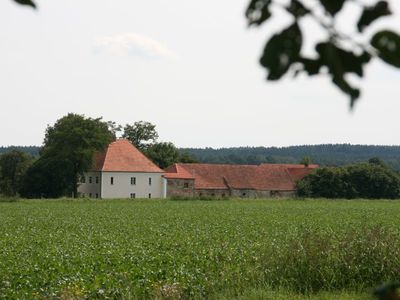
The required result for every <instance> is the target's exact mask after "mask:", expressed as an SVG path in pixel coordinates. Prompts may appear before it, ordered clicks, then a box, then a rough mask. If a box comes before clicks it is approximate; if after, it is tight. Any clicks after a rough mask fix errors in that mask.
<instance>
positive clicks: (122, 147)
mask: <svg viewBox="0 0 400 300" xmlns="http://www.w3.org/2000/svg"><path fill="white" fill-rule="evenodd" d="M163 174H164V171H163V170H161V169H160V168H159V167H157V166H156V165H155V164H154V163H153V162H152V161H151V160H150V159H148V158H147V157H146V156H145V155H144V154H143V153H142V152H140V151H139V150H138V149H137V148H136V147H135V146H133V145H132V144H131V143H130V142H129V141H128V140H126V139H119V140H116V141H115V142H113V143H111V144H110V145H109V146H108V147H107V149H106V150H105V151H104V152H102V153H98V154H97V155H96V156H95V158H94V164H93V167H92V170H91V171H90V172H87V173H85V174H84V176H83V177H82V179H81V183H80V185H79V188H78V192H79V193H80V195H81V196H82V197H90V198H165V196H166V182H165V179H164V178H163Z"/></svg>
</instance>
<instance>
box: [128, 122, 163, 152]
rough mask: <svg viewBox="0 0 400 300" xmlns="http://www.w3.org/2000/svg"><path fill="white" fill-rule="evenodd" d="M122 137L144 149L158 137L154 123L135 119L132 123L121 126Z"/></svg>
mask: <svg viewBox="0 0 400 300" xmlns="http://www.w3.org/2000/svg"><path fill="white" fill-rule="evenodd" d="M123 131H124V133H123V135H122V137H124V138H126V139H128V140H129V141H130V142H131V143H132V144H134V145H135V146H136V147H137V148H138V149H140V150H142V151H143V150H146V148H147V147H148V146H150V145H151V144H153V143H155V142H156V141H157V139H158V133H157V131H156V125H154V124H152V123H150V122H145V121H137V122H135V123H133V125H129V124H127V125H125V126H124V128H123Z"/></svg>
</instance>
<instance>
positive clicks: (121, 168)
mask: <svg viewBox="0 0 400 300" xmlns="http://www.w3.org/2000/svg"><path fill="white" fill-rule="evenodd" d="M93 171H105V172H146V173H164V171H163V170H161V169H160V168H159V167H157V166H156V165H155V164H154V163H153V162H152V161H151V160H150V159H148V158H147V157H146V156H145V155H144V154H143V153H142V152H140V151H139V150H138V149H137V148H136V147H135V146H134V145H132V144H131V142H129V141H128V140H127V139H118V140H116V141H114V142H112V143H111V144H109V145H108V147H107V149H106V150H105V151H104V152H101V153H98V154H97V155H96V156H95V158H94V166H93Z"/></svg>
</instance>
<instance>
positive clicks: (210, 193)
mask: <svg viewBox="0 0 400 300" xmlns="http://www.w3.org/2000/svg"><path fill="white" fill-rule="evenodd" d="M317 167H318V166H317V165H309V166H307V167H306V166H304V165H293V164H261V165H224V164H174V165H172V166H170V167H168V168H167V169H166V170H165V171H166V173H165V175H164V178H166V179H167V196H168V197H174V196H178V197H202V196H204V197H242V198H266V197H292V196H295V195H296V182H297V181H298V180H300V179H302V178H303V177H305V176H306V175H308V174H309V173H310V172H311V171H312V170H314V169H315V168H317Z"/></svg>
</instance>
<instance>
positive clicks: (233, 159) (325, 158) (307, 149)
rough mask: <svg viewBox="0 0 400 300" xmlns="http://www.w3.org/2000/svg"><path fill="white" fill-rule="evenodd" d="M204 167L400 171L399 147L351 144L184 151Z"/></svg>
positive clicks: (29, 149) (34, 153)
mask: <svg viewBox="0 0 400 300" xmlns="http://www.w3.org/2000/svg"><path fill="white" fill-rule="evenodd" d="M39 149H40V147H35V146H10V147H0V154H1V153H6V152H10V151H11V150H21V151H23V152H26V153H28V154H30V155H32V156H38V155H39ZM179 150H180V151H181V152H183V153H185V152H186V153H189V154H191V155H193V156H194V157H196V158H197V160H198V161H199V162H202V163H226V164H250V165H251V164H260V163H298V162H300V161H301V159H302V158H304V157H305V156H308V157H310V158H311V161H312V162H313V163H316V164H319V165H321V166H344V165H347V164H350V163H357V162H364V161H367V160H368V159H369V158H371V157H379V158H381V159H382V160H383V161H384V162H385V163H387V164H388V165H389V166H391V167H392V168H394V169H396V170H399V171H400V146H373V145H350V144H325V145H304V146H291V147H282V148H279V147H268V148H267V147H235V148H219V149H213V148H181V149H179Z"/></svg>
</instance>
